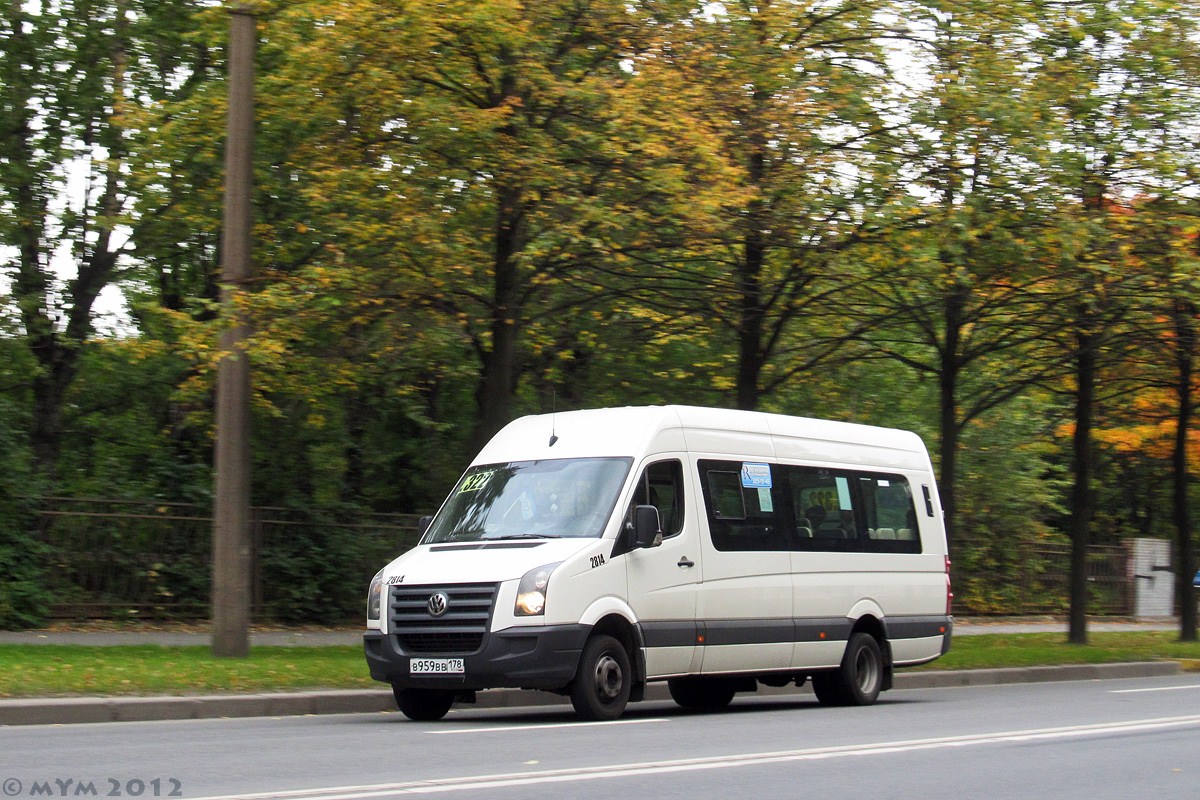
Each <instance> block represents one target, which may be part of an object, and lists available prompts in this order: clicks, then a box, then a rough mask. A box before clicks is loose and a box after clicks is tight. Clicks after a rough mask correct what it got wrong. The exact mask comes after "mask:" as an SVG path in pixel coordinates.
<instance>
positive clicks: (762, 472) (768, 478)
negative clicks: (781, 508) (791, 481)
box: [699, 461, 796, 551]
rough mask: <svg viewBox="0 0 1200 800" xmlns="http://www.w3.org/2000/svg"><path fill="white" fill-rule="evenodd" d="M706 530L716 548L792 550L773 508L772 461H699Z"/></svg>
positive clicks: (777, 513) (786, 532)
mask: <svg viewBox="0 0 1200 800" xmlns="http://www.w3.org/2000/svg"><path fill="white" fill-rule="evenodd" d="M699 466H700V475H701V485H702V487H703V490H704V503H705V507H706V508H707V509H708V531H709V535H710V536H711V537H712V543H713V546H714V547H715V548H717V549H718V550H726V551H739V550H741V551H762V550H794V549H796V548H795V547H794V545H793V543H792V542H790V540H789V534H788V531H787V526H786V525H784V523H783V516H782V513H780V512H778V511H777V510H776V501H775V497H776V493H775V488H774V472H775V470H777V469H778V467H776V466H775V465H772V464H763V463H758V462H740V461H701V462H700V465H699Z"/></svg>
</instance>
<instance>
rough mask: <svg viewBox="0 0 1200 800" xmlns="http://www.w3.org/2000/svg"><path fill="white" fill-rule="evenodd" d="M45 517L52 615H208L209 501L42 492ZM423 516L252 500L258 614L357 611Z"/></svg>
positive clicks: (319, 617) (320, 615) (319, 615)
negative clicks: (310, 509)
mask: <svg viewBox="0 0 1200 800" xmlns="http://www.w3.org/2000/svg"><path fill="white" fill-rule="evenodd" d="M37 519H38V525H39V533H40V538H41V541H42V542H43V543H45V545H46V546H47V549H48V558H49V560H50V565H51V566H52V570H51V575H52V576H53V585H54V594H55V601H54V603H53V606H52V608H51V616H52V617H54V618H58V619H65V618H126V619H128V618H141V619H183V620H186V619H195V618H205V617H207V616H208V615H209V603H208V597H209V588H210V577H211V572H212V569H211V560H212V515H211V509H210V508H209V507H208V506H204V505H196V504H186V503H158V502H154V501H143V500H109V499H96V498H63V497H48V498H39V499H38V500H37ZM417 519H418V517H417V515H414V514H370V513H354V514H350V515H340V516H322V515H310V514H305V513H302V512H298V511H295V510H289V509H283V508H271V507H256V508H253V509H252V510H251V520H252V542H253V544H252V547H253V552H252V556H253V576H254V579H253V598H254V600H253V603H254V606H253V614H254V616H255V618H256V619H260V620H261V619H287V620H290V621H296V620H297V619H299V618H301V617H302V616H303V615H304V614H306V613H309V614H311V615H312V616H313V618H314V621H327V620H329V619H331V618H336V617H341V616H348V614H347V613H346V610H347V609H354V608H356V607H357V606H361V605H362V604H363V602H365V598H366V590H367V584H368V582H369V581H370V579H371V576H372V575H374V574H375V572H376V571H377V570H378V569H379V568H380V567H382V566H383V565H384V564H385V563H387V562H388V561H389V560H391V559H392V558H394V557H395V556H396V555H399V554H400V553H402V552H403V551H404V550H406V549H408V548H409V547H411V546H412V545H413V544H415V543H416V539H417V535H416V526H417ZM297 598H305V600H297ZM351 613H352V612H351Z"/></svg>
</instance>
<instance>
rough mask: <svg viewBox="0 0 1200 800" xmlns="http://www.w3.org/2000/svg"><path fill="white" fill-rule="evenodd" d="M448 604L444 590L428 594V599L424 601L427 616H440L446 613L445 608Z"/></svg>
mask: <svg viewBox="0 0 1200 800" xmlns="http://www.w3.org/2000/svg"><path fill="white" fill-rule="evenodd" d="M449 605H450V598H449V597H447V596H446V593H445V592H434V593H433V594H431V595H429V600H428V601H426V603H425V608H426V610H427V611H429V616H431V617H440V616H441V615H442V614H445V613H446V609H447V608H448V607H449Z"/></svg>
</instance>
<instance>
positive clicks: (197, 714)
mask: <svg viewBox="0 0 1200 800" xmlns="http://www.w3.org/2000/svg"><path fill="white" fill-rule="evenodd" d="M1181 673H1182V669H1181V666H1180V664H1179V662H1177V661H1145V662H1129V663H1120V664H1077V665H1066V666H1056V667H1023V668H1013V669H974V670H945V671H943V670H929V671H924V672H899V673H897V674H896V683H895V688H896V689H934V688H951V687H963V686H992V685H1000V684H1013V683H1043V682H1048V681H1089V680H1111V679H1118V678H1152V677H1164V676H1171V675H1179V674H1181ZM795 691H796V689H795V688H794V687H785V688H782V689H771V688H766V687H764V688H763V689H761V690H760V692H759V694H764V695H765V694H794V693H795ZM646 699H647V700H667V699H670V695H669V694H668V693H667V688H666V686H665V684H661V683H660V684H653V685H651V686H650V687H649V688H648V689H647V691H646ZM566 702H567V700H566V698H564V697H560V696H558V695H553V694H547V693H544V692H522V691H517V690H511V689H496V690H491V691H486V692H480V693H479V694H478V697H477V701H476V704H475V707H476V708H511V707H516V706H537V705H560V704H563V703H566ZM395 710H396V703H395V700H393V698H392V693H391V691H390V690H387V689H353V690H338V691H314V692H285V693H278V694H237V695H197V696H189V697H174V696H172V697H38V698H18V699H7V700H0V725H69V724H78V723H89V722H146V721H151V720H179V719H219V718H232V717H285V716H305V715H313V714H369V713H380V712H385V711H395Z"/></svg>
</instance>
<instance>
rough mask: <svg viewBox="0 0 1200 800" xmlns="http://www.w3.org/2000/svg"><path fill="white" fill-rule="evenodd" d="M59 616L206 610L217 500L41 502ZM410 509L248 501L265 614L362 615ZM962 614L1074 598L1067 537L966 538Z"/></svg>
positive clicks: (1020, 609)
mask: <svg viewBox="0 0 1200 800" xmlns="http://www.w3.org/2000/svg"><path fill="white" fill-rule="evenodd" d="M37 509H38V511H37V518H38V521H39V529H40V536H41V540H42V541H43V542H44V543H45V544H46V545H47V549H48V552H49V556H48V557H49V559H50V565H51V566H52V570H51V575H52V576H53V581H54V592H55V602H54V604H53V607H52V610H51V616H52V617H54V618H59V619H65V618H75V619H79V618H84V619H87V618H108V619H112V618H125V619H128V618H140V619H171V620H187V619H201V618H207V617H208V615H209V606H208V597H209V584H210V575H211V558H212V549H211V547H212V545H211V536H212V518H211V509H210V508H209V507H208V506H205V505H194V504H184V503H158V502H153V501H145V500H108V499H96V498H62V497H49V498H39V499H38V500H37ZM417 519H418V516H417V515H415V514H370V513H353V514H347V515H342V516H336V517H334V516H322V515H314V514H306V513H303V512H300V511H296V510H289V509H282V508H270V507H259V508H254V509H252V529H253V564H254V568H253V569H254V585H253V598H254V607H253V614H254V616H255V618H256V619H258V620H268V619H270V620H281V621H289V622H298V621H333V620H335V619H341V620H349V619H354V618H357V616H358V613H359V610H360V609H361V607H362V603H363V601H364V599H365V596H366V588H367V583H368V582H369V581H370V578H371V576H372V575H374V574H375V572H376V571H377V570H378V569H379V568H380V567H381V566H383V565H384V564H385V563H386V562H387V561H389V560H390V559H391V558H393V557H395V556H396V555H398V554H399V553H402V552H403V551H405V550H407V549H408V548H409V547H411V546H413V545H414V544H415V543H416V525H417ZM951 555H952V559H953V562H954V563H953V567H952V577H953V582H954V592H955V613H957V614H968V615H985V614H1053V613H1064V612H1066V611H1067V609H1068V606H1069V600H1068V598H1069V575H1070V545H1069V544H1067V543H1054V542H1033V543H1030V542H1019V541H1013V540H1009V539H1003V538H993V539H981V538H964V539H961V540H958V541H956V542H955V543H954V545H953V547H952V553H951ZM1129 565H1130V554H1129V552H1128V551H1127V549H1126V548H1125V547H1123V546H1095V547H1092V548H1090V549H1089V552H1088V562H1087V571H1088V586H1089V587H1090V588H1091V595H1090V598H1089V609H1088V611H1089V613H1092V614H1112V615H1130V614H1132V612H1133V606H1134V586H1133V584H1134V583H1135V581H1134V579H1133V575H1132V570H1131V569H1130V566H1129Z"/></svg>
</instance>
